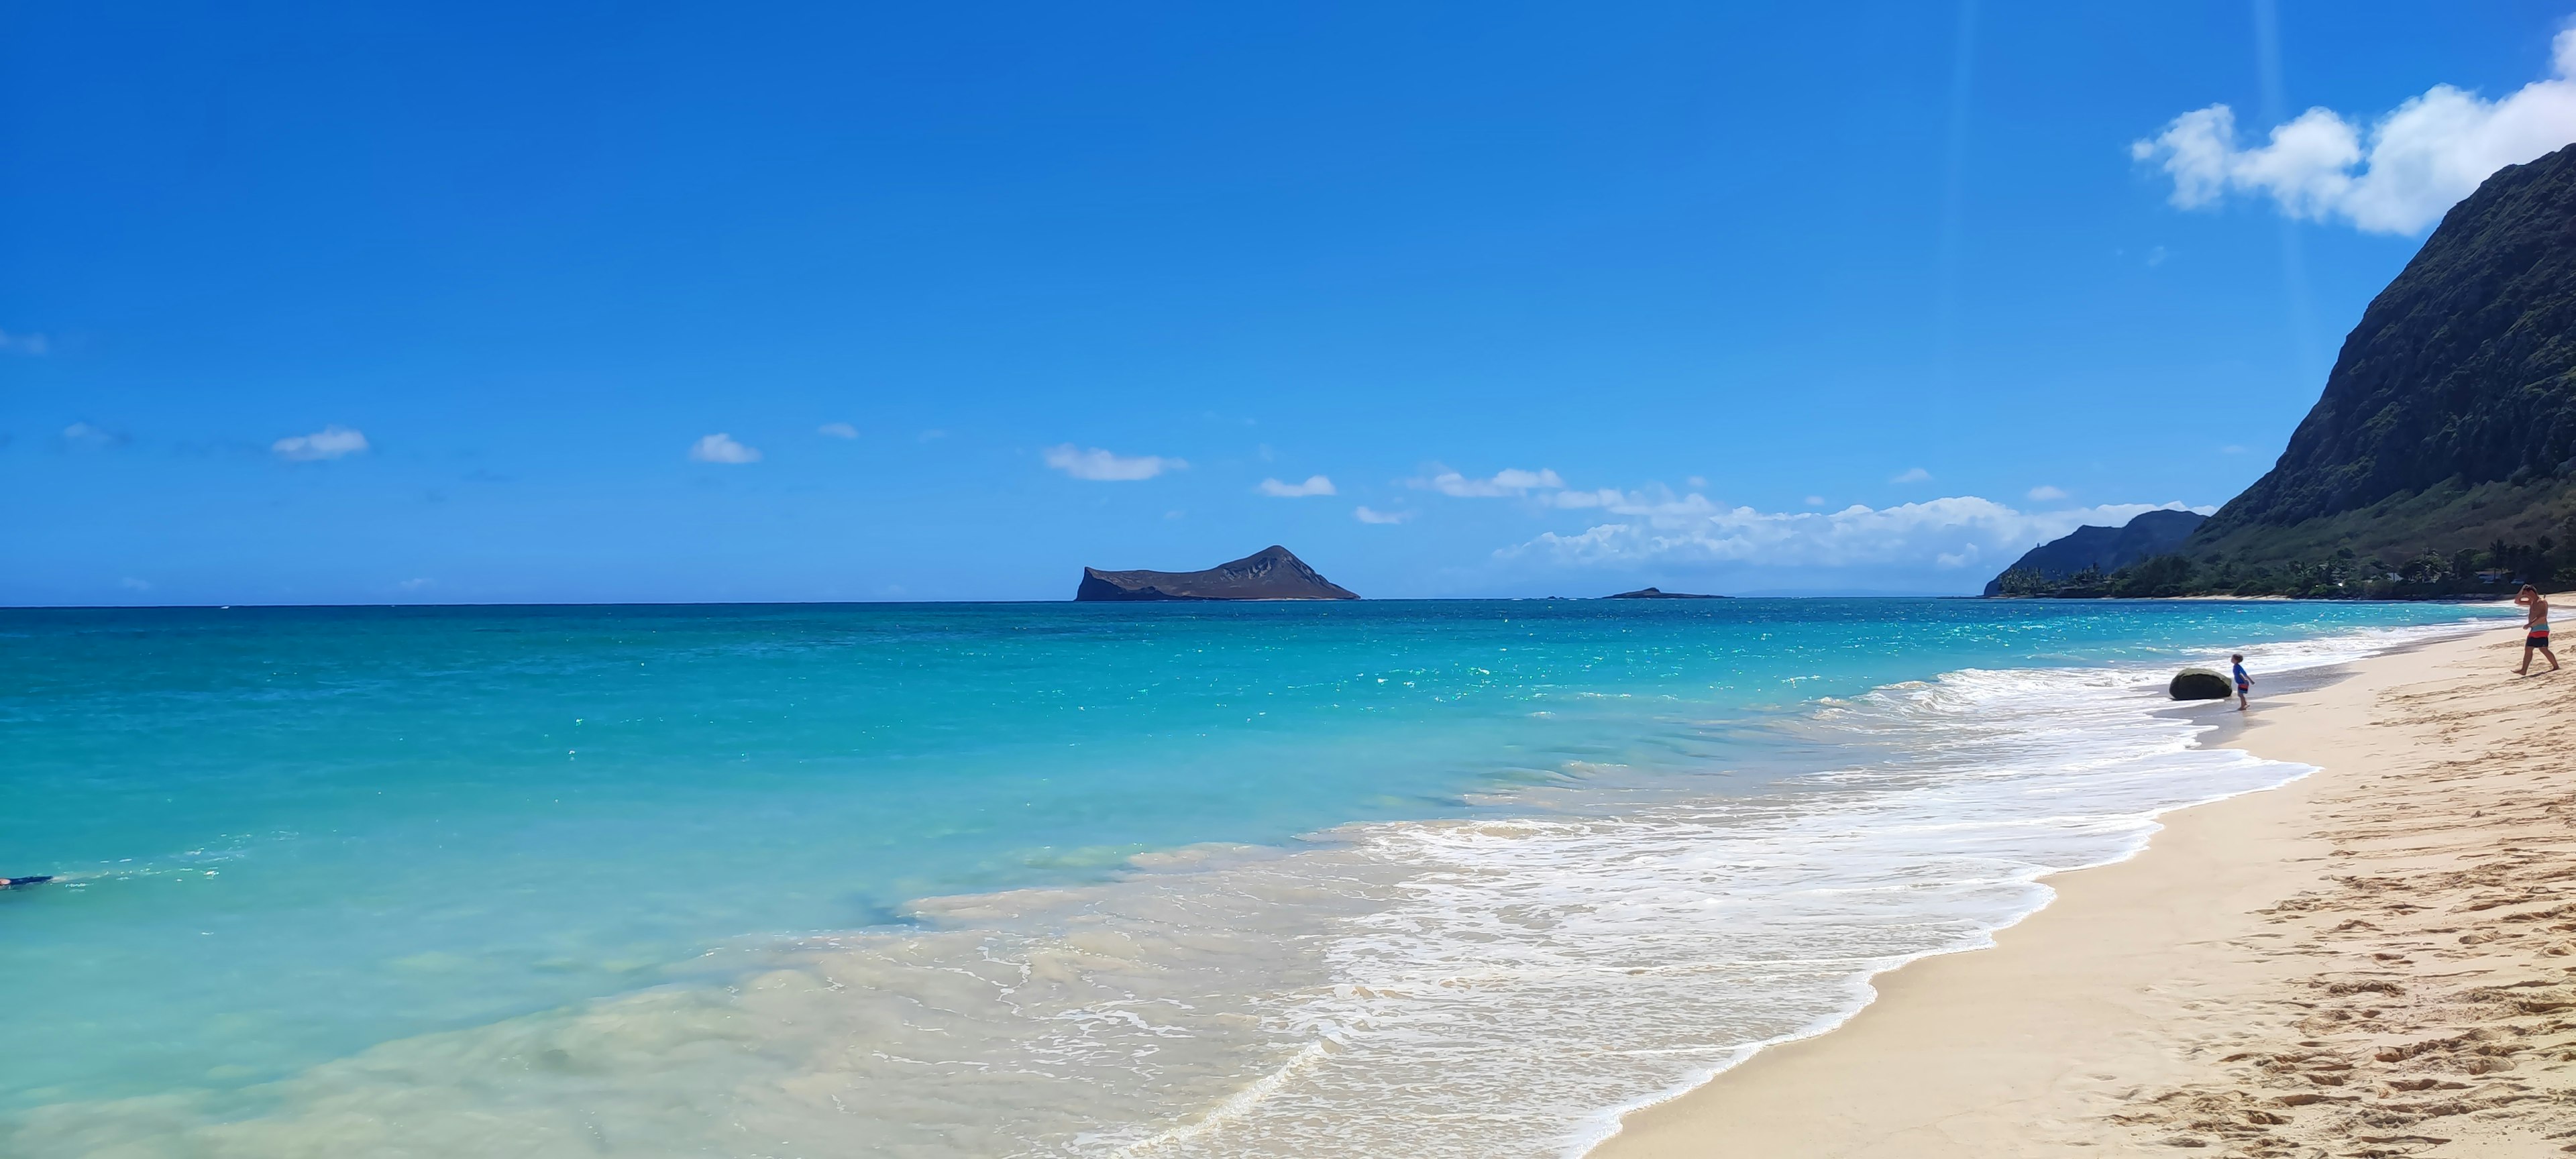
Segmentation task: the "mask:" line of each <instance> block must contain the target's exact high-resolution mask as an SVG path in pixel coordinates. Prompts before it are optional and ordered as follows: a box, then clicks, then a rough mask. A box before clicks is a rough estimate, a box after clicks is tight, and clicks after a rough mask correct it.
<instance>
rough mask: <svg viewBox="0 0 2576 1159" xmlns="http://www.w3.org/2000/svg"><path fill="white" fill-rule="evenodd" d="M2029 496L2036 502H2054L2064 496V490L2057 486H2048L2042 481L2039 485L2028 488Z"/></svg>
mask: <svg viewBox="0 0 2576 1159" xmlns="http://www.w3.org/2000/svg"><path fill="white" fill-rule="evenodd" d="M2030 497H2031V498H2032V499H2033V500H2035V501H2037V502H2041V503H2054V502H2057V501H2058V500H2060V499H2064V498H2066V492H2065V491H2063V490H2060V489H2059V488H2056V487H2052V486H2049V485H2048V484H2046V483H2042V484H2040V485H2039V486H2036V487H2033V488H2031V489H2030Z"/></svg>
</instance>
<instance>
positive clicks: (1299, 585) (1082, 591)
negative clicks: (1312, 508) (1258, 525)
mask: <svg viewBox="0 0 2576 1159" xmlns="http://www.w3.org/2000/svg"><path fill="white" fill-rule="evenodd" d="M1073 598H1074V599H1076V600H1082V601H1104V600H1356V599H1358V598H1359V596H1358V595H1356V594H1354V593H1352V592H1351V591H1350V590H1349V589H1347V588H1344V587H1342V586H1341V585H1339V584H1336V583H1334V582H1333V581H1331V580H1328V579H1325V578H1324V577H1323V576H1322V575H1320V574H1318V573H1317V572H1316V571H1315V569H1313V568H1311V567H1308V566H1306V561H1305V560H1302V559H1299V558H1297V556H1296V553H1294V552H1291V551H1289V550H1288V549H1287V548H1284V547H1281V546H1279V545H1278V544H1275V543H1274V544H1272V545H1270V546H1268V547H1265V548H1262V549H1261V550H1259V551H1256V552H1254V553H1252V554H1250V555H1247V556H1245V557H1243V558H1242V559H1238V560H1235V561H1234V562H1232V563H1221V564H1218V565H1216V566H1215V567H1212V568H1209V569H1207V570H1206V571H1102V570H1100V569H1098V568H1090V567H1086V568H1084V569H1082V584H1081V586H1079V587H1077V588H1075V589H1074V592H1073Z"/></svg>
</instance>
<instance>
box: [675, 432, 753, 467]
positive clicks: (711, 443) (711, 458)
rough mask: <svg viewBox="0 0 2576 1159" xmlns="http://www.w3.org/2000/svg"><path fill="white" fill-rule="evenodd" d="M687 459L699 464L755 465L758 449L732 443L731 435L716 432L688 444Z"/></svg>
mask: <svg viewBox="0 0 2576 1159" xmlns="http://www.w3.org/2000/svg"><path fill="white" fill-rule="evenodd" d="M689 458H690V459H691V460H693V461H695V462H700V463H732V464H736V465H740V464H743V463H757V462H759V461H760V448H758V447H751V446H745V445H744V444H742V443H739V442H736V441H734V437H733V436H732V435H729V434H726V433H724V432H723V431H717V432H716V433H714V434H712V435H708V436H706V437H704V438H701V439H699V440H698V441H697V442H694V443H691V444H689Z"/></svg>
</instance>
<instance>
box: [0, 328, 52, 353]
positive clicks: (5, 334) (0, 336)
mask: <svg viewBox="0 0 2576 1159" xmlns="http://www.w3.org/2000/svg"><path fill="white" fill-rule="evenodd" d="M53 350H54V344H53V341H52V340H51V339H48V338H46V337H45V336H44V335H42V334H32V333H29V332H27V331H24V330H0V354H29V355H44V354H51V353H53Z"/></svg>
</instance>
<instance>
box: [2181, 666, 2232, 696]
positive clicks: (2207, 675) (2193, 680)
mask: <svg viewBox="0 0 2576 1159" xmlns="http://www.w3.org/2000/svg"><path fill="white" fill-rule="evenodd" d="M2165 693H2166V694H2167V695H2169V696H2171V697H2173V698H2174V699H2176V700H2225V699H2227V698H2228V697H2231V696H2234V695H2236V682H2235V681H2233V680H2230V679H2228V678H2227V675H2226V674H2225V673H2223V672H2212V671H2210V670H2209V669H2206V668H2185V669H2183V670H2182V671H2180V672H2176V673H2174V678H2173V683H2171V684H2168V685H2166V686H2165Z"/></svg>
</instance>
